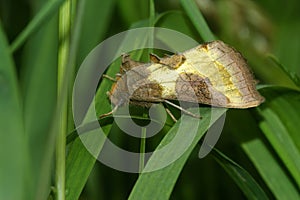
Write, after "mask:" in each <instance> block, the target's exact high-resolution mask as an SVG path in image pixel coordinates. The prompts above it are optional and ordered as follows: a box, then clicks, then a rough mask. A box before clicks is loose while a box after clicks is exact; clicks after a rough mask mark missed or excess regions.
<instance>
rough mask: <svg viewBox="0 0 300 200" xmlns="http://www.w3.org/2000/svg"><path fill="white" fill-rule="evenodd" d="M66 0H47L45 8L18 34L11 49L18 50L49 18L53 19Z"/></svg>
mask: <svg viewBox="0 0 300 200" xmlns="http://www.w3.org/2000/svg"><path fill="white" fill-rule="evenodd" d="M64 1H65V0H52V1H47V3H46V4H45V5H44V6H43V8H42V9H41V10H40V11H39V12H38V13H37V14H36V16H35V17H34V18H33V19H32V20H31V21H30V22H29V24H28V25H27V26H26V27H25V29H24V30H23V31H22V32H21V33H20V34H19V35H18V36H17V38H16V39H15V40H14V41H13V42H12V44H11V51H12V52H14V51H16V50H17V49H18V48H19V47H20V46H21V45H22V44H23V43H24V42H25V41H26V40H27V39H28V37H29V36H30V35H31V34H32V33H33V32H35V31H37V30H38V29H39V28H40V27H41V26H42V25H43V24H44V23H45V22H46V21H47V20H49V19H51V17H53V16H54V15H55V14H56V13H57V12H58V10H59V7H60V6H61V5H62V3H63V2H64Z"/></svg>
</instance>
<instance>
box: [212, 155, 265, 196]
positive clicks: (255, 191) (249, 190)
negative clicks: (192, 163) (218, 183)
mask: <svg viewBox="0 0 300 200" xmlns="http://www.w3.org/2000/svg"><path fill="white" fill-rule="evenodd" d="M212 153H213V156H214V158H215V159H216V160H217V161H218V163H219V164H220V165H221V166H222V167H223V168H224V169H225V170H226V172H227V173H228V175H229V176H230V177H231V178H232V179H233V180H234V181H235V183H236V184H237V186H238V187H239V188H240V189H241V191H242V192H243V193H244V194H245V196H246V197H247V199H269V198H268V196H267V195H266V193H265V192H264V191H263V189H262V188H261V187H260V186H259V185H258V183H257V182H256V181H255V180H254V179H253V177H252V176H251V175H250V174H249V173H248V172H247V171H246V170H245V169H243V168H242V167H241V166H239V165H238V164H237V163H235V162H234V161H232V160H231V159H230V158H228V157H227V156H226V155H224V154H223V153H221V152H220V151H219V150H217V149H213V151H212Z"/></svg>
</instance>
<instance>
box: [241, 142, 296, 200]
mask: <svg viewBox="0 0 300 200" xmlns="http://www.w3.org/2000/svg"><path fill="white" fill-rule="evenodd" d="M242 148H243V149H244V151H245V152H246V154H247V155H248V156H249V158H250V160H251V161H252V163H253V164H254V165H255V167H256V169H257V170H258V172H259V173H260V175H261V176H262V178H263V179H264V181H265V183H266V184H267V186H268V187H269V188H270V190H271V191H272V193H273V195H274V196H275V197H276V199H298V198H299V192H298V191H297V189H296V187H295V186H294V185H293V183H292V182H291V180H290V179H289V177H288V175H287V174H286V173H285V171H284V169H283V168H282V167H281V166H280V163H279V162H278V161H277V160H276V158H275V157H274V155H272V152H271V151H270V150H269V149H268V148H267V146H266V144H264V143H263V142H262V141H261V140H260V139H253V140H251V141H248V142H246V143H244V144H242Z"/></svg>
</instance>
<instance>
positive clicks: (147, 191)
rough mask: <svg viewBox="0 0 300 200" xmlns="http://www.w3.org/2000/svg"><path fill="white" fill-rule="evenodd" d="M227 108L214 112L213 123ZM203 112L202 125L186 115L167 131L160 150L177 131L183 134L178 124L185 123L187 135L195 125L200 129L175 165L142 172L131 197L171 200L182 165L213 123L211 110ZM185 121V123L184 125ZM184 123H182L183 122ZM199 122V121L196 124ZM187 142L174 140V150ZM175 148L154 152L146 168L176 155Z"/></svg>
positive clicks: (207, 109) (131, 199) (184, 128)
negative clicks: (164, 151) (175, 141)
mask: <svg viewBox="0 0 300 200" xmlns="http://www.w3.org/2000/svg"><path fill="white" fill-rule="evenodd" d="M225 111H226V109H218V110H216V111H215V112H216V113H215V115H214V116H213V118H212V119H211V120H212V122H215V121H216V120H217V119H218V118H219V117H221V116H222V114H224V113H225ZM201 115H202V117H203V119H202V120H201V121H200V124H199V127H195V120H198V119H195V118H192V117H189V116H185V115H184V116H183V117H182V118H181V119H180V121H178V122H177V123H176V124H175V125H174V126H173V127H172V129H171V130H170V131H169V132H168V133H167V134H166V136H165V137H164V138H163V140H162V141H161V143H160V144H159V146H158V147H157V149H160V148H162V147H163V146H165V145H170V144H169V143H170V142H171V141H172V139H173V138H174V136H175V135H176V134H180V133H179V132H178V128H179V126H184V127H183V129H181V130H182V131H183V132H184V133H185V134H189V133H190V132H191V131H193V130H194V129H195V128H196V129H197V135H196V136H195V138H194V139H193V141H192V143H191V145H189V146H188V148H187V150H186V151H185V152H184V153H183V154H182V156H181V157H180V158H179V159H177V160H176V161H175V162H173V163H172V164H170V165H168V166H167V167H165V168H163V169H160V170H157V171H153V172H147V173H142V174H141V175H140V177H139V178H138V180H137V182H136V184H135V186H134V188H133V190H132V191H131V194H130V196H129V199H130V200H133V199H169V198H170V195H171V192H172V190H173V187H174V185H175V183H176V181H177V179H178V176H179V174H180V172H181V171H182V168H183V166H184V165H185V163H186V161H187V159H188V157H189V155H190V154H191V152H192V150H193V149H194V147H195V146H196V145H197V143H198V142H199V140H200V139H201V137H202V136H203V135H204V133H205V132H206V131H207V129H208V128H209V123H210V109H209V108H206V109H202V110H201ZM181 123H182V124H181ZM180 124H181V125H180ZM196 124H197V123H196ZM184 143H185V141H181V142H179V143H172V147H171V149H172V148H174V149H173V150H174V151H176V149H177V148H179V147H181V146H182V145H184ZM174 151H172V150H170V151H168V152H166V153H163V154H162V153H157V152H156V151H154V154H153V155H152V156H151V157H150V159H149V161H148V163H147V164H146V167H145V169H149V168H150V167H155V166H157V165H158V164H159V163H162V162H164V161H165V160H166V159H168V158H170V157H172V156H173V153H174Z"/></svg>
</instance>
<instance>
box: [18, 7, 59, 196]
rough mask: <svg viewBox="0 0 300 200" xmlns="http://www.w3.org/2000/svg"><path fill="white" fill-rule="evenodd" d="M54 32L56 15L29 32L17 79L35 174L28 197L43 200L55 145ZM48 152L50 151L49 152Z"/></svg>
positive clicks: (55, 38) (56, 40)
mask: <svg viewBox="0 0 300 200" xmlns="http://www.w3.org/2000/svg"><path fill="white" fill-rule="evenodd" d="M40 3H41V2H40V1H38V2H37V1H35V2H33V7H34V9H33V10H36V12H38V11H39V10H37V9H35V8H36V7H40V6H39V4H40ZM57 32H58V30H57V18H56V17H54V18H53V19H52V20H50V21H49V22H47V23H45V24H44V25H43V26H41V28H40V29H39V31H38V32H36V33H34V34H32V36H31V37H30V38H29V40H28V42H27V43H26V44H25V46H24V49H23V51H22V52H23V55H22V61H21V66H22V67H21V72H20V82H21V87H22V88H21V89H22V93H23V94H24V95H23V96H24V97H23V98H24V113H26V114H24V124H25V132H26V135H27V137H28V142H29V151H30V155H31V158H32V160H31V166H30V169H31V171H32V172H33V173H34V174H35V175H34V176H32V177H31V183H32V185H33V188H35V190H34V191H33V193H32V194H31V193H29V195H32V196H30V198H29V199H46V198H47V197H48V194H49V188H50V178H51V177H50V176H51V175H50V174H51V167H52V166H51V162H52V159H53V154H52V153H53V147H54V146H55V141H54V139H50V138H53V136H51V134H50V131H49V127H50V126H51V120H52V117H53V114H54V110H55V104H56V97H57V94H56V91H57V88H56V87H57V83H56V80H57V68H56V66H57V48H58V38H57ZM32 52H35V53H32ZM41 66H43V67H41ZM41 110H43V112H41ZM37 122H38V123H37ZM47 151H49V152H52V153H50V154H48V153H46V152H47ZM43 162H45V163H47V164H43Z"/></svg>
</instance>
